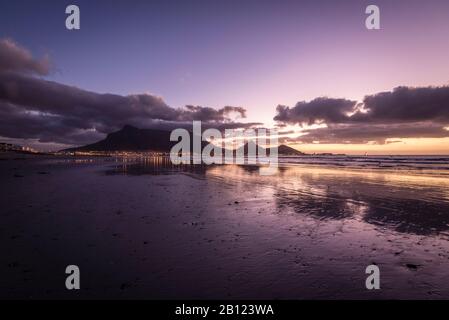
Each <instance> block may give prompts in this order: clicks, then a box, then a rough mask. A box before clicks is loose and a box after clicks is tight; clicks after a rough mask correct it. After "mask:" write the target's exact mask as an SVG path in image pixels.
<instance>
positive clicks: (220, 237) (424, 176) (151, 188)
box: [0, 157, 449, 300]
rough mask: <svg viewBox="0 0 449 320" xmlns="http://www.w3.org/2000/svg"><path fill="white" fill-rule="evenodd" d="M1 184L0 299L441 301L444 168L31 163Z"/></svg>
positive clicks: (446, 252)
mask: <svg viewBox="0 0 449 320" xmlns="http://www.w3.org/2000/svg"><path fill="white" fill-rule="evenodd" d="M0 176H1V179H0V186H1V187H0V189H1V193H2V210H1V214H0V217H1V221H2V222H1V224H0V249H1V252H2V255H1V258H0V273H1V275H2V276H1V277H0V298H2V299H13V298H27V299H37V298H39V299H51V298H60V299H100V298H112V299H132V298H138V299H289V300H296V299H442V298H445V297H448V296H449V269H448V267H449V242H448V240H449V176H447V172H446V171H444V170H437V169H435V168H433V169H432V170H431V171H429V172H427V171H423V170H395V169H394V168H391V167H389V168H382V169H374V168H370V167H368V168H353V167H350V168H348V167H338V166H330V165H314V164H310V163H308V164H288V163H283V164H282V166H281V167H280V168H279V169H278V172H277V174H276V175H273V176H261V175H260V174H259V168H258V167H256V166H237V165H217V166H173V165H171V164H170V163H169V160H168V159H166V158H151V159H143V160H142V159H140V160H135V159H131V160H128V159H115V158H67V159H66V158H51V157H35V158H33V157H30V158H26V159H4V160H2V161H0ZM372 264H375V265H377V266H378V267H379V269H380V287H381V289H380V290H367V289H366V287H365V280H366V277H367V275H366V274H365V269H366V267H367V266H368V265H372ZM67 265H77V266H79V268H80V272H81V290H73V291H69V290H67V289H66V288H65V285H64V283H65V278H66V276H67V275H66V274H65V272H64V271H65V268H66V266H67Z"/></svg>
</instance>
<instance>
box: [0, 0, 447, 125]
mask: <svg viewBox="0 0 449 320" xmlns="http://www.w3.org/2000/svg"><path fill="white" fill-rule="evenodd" d="M72 3H73V4H77V5H79V7H80V9H81V30H80V31H67V30H66V29H65V28H64V21H65V13H64V11H65V7H66V5H68V4H72ZM368 4H376V5H378V6H379V7H380V9H381V28H382V29H381V30H378V31H368V30H367V29H366V28H365V23H364V21H365V18H366V14H365V13H364V11H365V8H366V6H367V5H368ZM448 35H449V2H448V1H444V0H442V1H425V2H424V1H410V0H408V1H391V0H390V1H350V0H348V1H261V0H257V1H233V0H228V1H215V0H209V1H191V0H189V1H167V0H164V1H136V0H133V1H100V0H96V1H39V2H37V1H24V0H18V1H8V2H5V1H3V2H2V4H1V10H0V39H1V38H10V39H13V40H14V41H16V42H17V43H18V44H20V45H21V46H23V47H25V48H27V49H28V50H30V52H32V53H33V55H34V56H37V57H40V56H42V55H45V54H48V55H49V57H50V60H51V63H52V66H53V68H52V70H51V72H50V74H49V75H48V76H46V79H48V80H53V81H56V82H58V83H63V84H68V85H73V86H77V87H80V88H83V89H87V90H90V91H95V92H99V93H115V94H120V95H128V94H136V93H151V94H154V95H158V96H161V97H162V98H163V99H164V101H165V102H166V103H167V104H168V105H169V106H171V107H175V108H177V107H182V106H184V105H188V104H192V105H201V106H208V107H213V108H217V109H218V108H222V107H224V106H228V105H229V106H240V107H244V108H246V109H247V116H248V117H247V119H246V120H247V121H254V122H264V123H266V124H267V125H269V124H273V123H274V121H273V117H274V116H275V114H276V106H277V105H279V104H283V105H287V106H292V107H293V106H294V105H295V104H296V103H297V102H298V101H309V100H312V99H314V98H316V97H320V96H328V97H332V98H346V99H352V100H362V99H363V97H364V95H366V94H374V93H377V92H381V91H390V90H392V89H393V88H394V87H397V86H429V85H448V84H449V61H448V57H449V37H448Z"/></svg>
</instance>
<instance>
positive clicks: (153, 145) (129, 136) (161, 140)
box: [63, 125, 304, 155]
mask: <svg viewBox="0 0 449 320" xmlns="http://www.w3.org/2000/svg"><path fill="white" fill-rule="evenodd" d="M170 134H171V132H170V131H166V130H157V129H139V128H136V127H133V126H130V125H126V126H124V127H123V128H122V129H121V130H119V131H116V132H113V133H110V134H108V135H107V137H106V138H105V139H103V140H101V141H98V142H95V143H92V144H88V145H85V146H81V147H75V148H70V149H65V150H63V151H66V152H92V151H98V152H114V151H134V152H139V151H141V152H143V151H153V152H170V150H171V148H172V147H173V146H174V145H175V144H177V143H178V142H177V141H170ZM201 144H202V148H204V147H205V146H206V145H207V144H208V142H206V141H202V142H201ZM191 145H192V143H191ZM241 148H242V147H241ZM243 148H244V150H245V152H244V153H245V154H247V152H248V143H246V144H245V145H244V146H243ZM278 154H279V155H304V153H303V152H301V151H298V150H296V149H293V148H291V147H289V146H286V145H280V146H279V147H278Z"/></svg>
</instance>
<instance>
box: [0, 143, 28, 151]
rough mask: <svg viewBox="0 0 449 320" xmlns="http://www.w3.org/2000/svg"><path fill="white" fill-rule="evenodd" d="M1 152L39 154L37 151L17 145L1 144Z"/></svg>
mask: <svg viewBox="0 0 449 320" xmlns="http://www.w3.org/2000/svg"><path fill="white" fill-rule="evenodd" d="M0 151H24V152H32V153H35V152H37V151H36V150H34V149H32V148H29V147H22V146H19V145H17V144H12V143H5V142H0Z"/></svg>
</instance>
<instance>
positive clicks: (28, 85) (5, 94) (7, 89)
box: [0, 40, 255, 145]
mask: <svg viewBox="0 0 449 320" xmlns="http://www.w3.org/2000/svg"><path fill="white" fill-rule="evenodd" d="M48 71H49V64H48V61H47V59H42V60H37V59H34V58H33V57H32V55H31V54H30V53H29V52H28V51H27V50H25V49H23V48H21V47H19V46H18V45H17V44H15V43H14V42H12V41H10V40H0V115H1V117H0V136H3V137H9V138H30V139H38V140H39V141H40V142H55V143H64V144H71V145H79V144H84V143H88V142H94V141H96V140H98V139H101V138H103V137H104V136H105V134H106V133H110V132H113V131H116V130H118V129H120V128H122V127H123V126H124V125H125V124H129V125H133V126H136V127H140V128H151V127H159V128H162V127H165V128H177V127H181V126H187V124H189V123H188V122H189V121H190V127H191V121H192V120H201V121H203V122H205V127H208V126H209V127H210V126H214V127H216V128H218V129H225V128H231V127H233V128H244V127H248V126H253V125H255V123H240V122H235V121H234V120H233V118H235V117H233V116H234V115H236V116H237V118H245V117H246V110H245V109H244V108H241V107H231V106H226V107H224V108H221V109H214V108H209V107H202V106H190V105H189V106H186V107H185V108H172V107H170V106H168V105H167V104H166V103H165V102H164V101H163V99H162V98H160V97H157V96H154V95H150V94H135V95H128V96H121V95H116V94H100V93H96V92H91V91H87V90H83V89H80V88H77V87H73V86H68V85H63V84H60V83H57V82H52V81H47V80H44V79H41V78H38V77H35V76H34V75H45V74H47V73H48Z"/></svg>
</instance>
